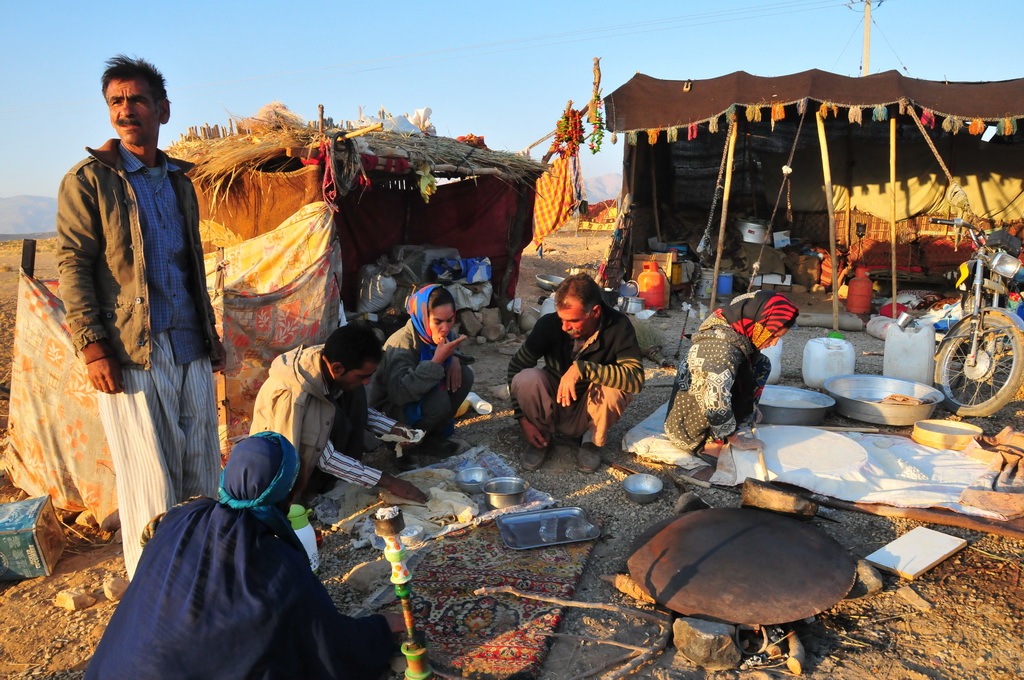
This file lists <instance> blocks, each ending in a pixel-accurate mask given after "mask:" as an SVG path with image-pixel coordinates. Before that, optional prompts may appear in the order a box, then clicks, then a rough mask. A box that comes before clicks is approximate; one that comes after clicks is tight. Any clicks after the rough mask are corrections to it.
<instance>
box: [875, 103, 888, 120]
mask: <svg viewBox="0 0 1024 680" xmlns="http://www.w3.org/2000/svg"><path fill="white" fill-rule="evenodd" d="M871 120H873V121H876V122H882V121H884V120H889V109H888V107H886V106H883V105H882V104H879V105H878V106H876V107H875V108H874V109H872V110H871Z"/></svg>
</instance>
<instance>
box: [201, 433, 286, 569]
mask: <svg viewBox="0 0 1024 680" xmlns="http://www.w3.org/2000/svg"><path fill="white" fill-rule="evenodd" d="M298 474H299V455H298V454H297V453H296V452H295V447H294V446H292V444H291V442H289V441H288V440H287V439H286V438H285V437H283V436H281V435H280V434H278V433H276V432H260V433H258V434H254V435H252V436H250V437H246V438H245V439H243V440H241V441H240V442H238V444H236V445H235V447H234V448H233V449H231V457H230V458H229V459H228V464H227V465H226V466H225V467H224V471H223V472H221V474H220V488H219V489H218V490H217V494H218V497H219V501H220V503H221V505H225V506H227V507H229V508H231V509H232V510H248V511H249V512H250V513H252V514H253V515H254V516H255V517H256V518H257V519H259V521H261V522H263V523H264V524H266V525H267V526H268V527H270V530H271V531H273V532H274V534H275V535H277V536H278V537H280V538H282V539H284V540H285V541H287V542H288V543H291V544H293V545H295V546H296V547H297V548H299V549H300V550H301V549H302V543H301V542H300V541H299V538H298V536H296V535H295V532H294V531H293V530H292V527H291V523H290V522H289V521H288V518H287V517H286V516H285V514H284V513H283V512H281V510H280V509H279V508H278V507H277V505H278V504H279V503H280V502H281V501H283V500H285V499H286V498H288V494H289V493H290V492H291V490H292V487H293V486H294V485H295V479H296V477H298Z"/></svg>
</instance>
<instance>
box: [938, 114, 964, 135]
mask: <svg viewBox="0 0 1024 680" xmlns="http://www.w3.org/2000/svg"><path fill="white" fill-rule="evenodd" d="M963 126H964V121H963V119H962V118H958V117H956V116H946V118H945V120H943V121H942V129H943V130H945V131H946V132H948V133H950V134H953V135H955V134H956V133H958V132H960V129H961V128H962V127H963Z"/></svg>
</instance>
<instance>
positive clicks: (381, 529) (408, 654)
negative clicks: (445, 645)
mask: <svg viewBox="0 0 1024 680" xmlns="http://www.w3.org/2000/svg"><path fill="white" fill-rule="evenodd" d="M373 528H374V532H375V533H376V534H377V535H378V536H380V537H381V538H382V539H384V559H386V560H387V561H388V562H390V563H391V582H392V583H394V584H395V595H397V596H398V599H399V601H400V602H401V603H402V618H403V619H404V620H405V642H403V643H402V654H404V655H405V660H406V664H407V665H408V667H407V668H406V669H405V677H406V679H407V680H433V679H434V671H433V669H432V668H431V667H430V661H429V659H427V647H426V645H424V644H422V643H420V642H419V641H418V640H417V639H416V619H415V618H414V617H413V613H412V587H411V586H410V585H409V581H411V580H412V573H411V572H410V571H409V567H408V566H406V564H405V546H404V545H403V544H402V540H401V538H400V536H399V534H400V533H401V531H402V529H404V528H405V518H404V517H403V516H402V509H401V508H399V507H390V508H381V509H380V510H378V511H377V512H375V513H374V515H373Z"/></svg>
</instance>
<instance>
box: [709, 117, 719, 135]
mask: <svg viewBox="0 0 1024 680" xmlns="http://www.w3.org/2000/svg"><path fill="white" fill-rule="evenodd" d="M708 132H710V133H711V134H715V133H717V132H718V116H715V117H714V118H712V119H711V120H709V121H708Z"/></svg>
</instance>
